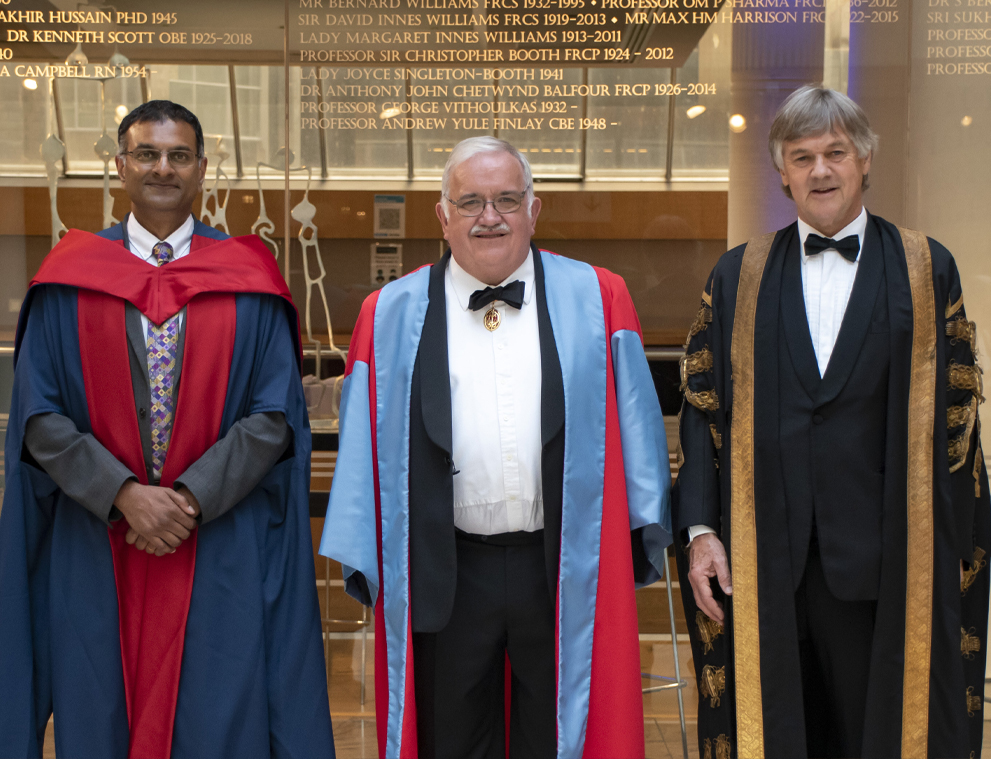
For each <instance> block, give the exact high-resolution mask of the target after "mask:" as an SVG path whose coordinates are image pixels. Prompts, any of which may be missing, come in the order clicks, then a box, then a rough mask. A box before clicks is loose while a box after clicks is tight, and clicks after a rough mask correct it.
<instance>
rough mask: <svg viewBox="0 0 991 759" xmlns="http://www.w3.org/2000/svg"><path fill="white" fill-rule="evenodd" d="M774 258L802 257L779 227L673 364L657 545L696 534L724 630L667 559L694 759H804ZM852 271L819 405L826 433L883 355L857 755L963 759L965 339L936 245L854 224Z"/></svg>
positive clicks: (968, 427)
mask: <svg viewBox="0 0 991 759" xmlns="http://www.w3.org/2000/svg"><path fill="white" fill-rule="evenodd" d="M789 255H791V256H795V255H800V248H799V243H798V233H797V225H795V224H792V225H791V226H789V227H786V228H785V229H783V230H780V231H779V232H777V233H775V234H773V235H767V236H765V237H763V238H757V239H755V240H753V241H751V243H750V244H749V245H747V246H739V247H737V248H735V249H733V250H731V251H729V252H728V253H727V254H726V255H724V256H723V258H722V259H720V261H719V263H718V264H717V265H716V267H715V269H714V270H713V272H712V274H711V276H710V278H709V281H708V283H707V285H706V288H705V292H704V293H703V297H702V301H703V302H702V304H701V308H700V310H699V313H698V316H697V317H696V319H695V322H694V323H693V325H692V327H691V332H690V335H689V339H688V344H687V346H686V356H685V358H684V360H683V364H682V390H683V392H684V395H685V402H684V404H683V407H682V413H681V450H682V465H681V468H680V472H679V477H678V482H677V484H676V486H675V497H674V528H675V530H676V531H677V532H678V533H680V534H682V535H683V536H684V529H685V528H686V527H688V526H691V525H696V524H706V525H709V526H711V527H713V528H714V529H715V530H716V531H717V533H719V536H720V538H721V539H722V541H723V543H724V545H725V546H726V548H727V554H728V555H729V556H730V561H731V568H732V572H733V586H734V595H733V598H732V599H731V600H730V601H729V602H728V603H727V604H726V607H727V620H726V629H723V628H722V627H721V626H719V625H717V624H715V623H714V622H712V621H711V620H709V619H708V618H707V617H706V616H705V615H704V614H703V613H702V612H701V611H700V610H699V609H698V608H697V606H696V605H695V602H694V598H693V596H692V593H691V590H690V585H689V583H688V578H687V566H686V564H687V559H686V556H685V553H684V551H680V550H679V551H678V552H677V553H678V564H679V572H680V575H681V583H682V588H683V592H682V597H683V600H684V604H685V614H686V619H687V620H688V624H689V630H690V633H691V640H692V650H693V655H694V661H695V669H696V676H697V678H698V685H699V752H700V755H701V757H702V759H729V757H736V756H739V757H763V756H767V757H781V758H782V759H795V758H796V757H803V756H805V755H806V740H805V732H804V730H805V728H804V715H803V699H802V685H801V677H800V668H799V659H798V644H797V640H796V634H795V627H796V625H795V621H794V617H795V614H794V608H795V607H794V595H793V594H794V587H795V586H794V583H793V575H794V571H793V570H794V565H795V564H796V560H795V558H794V556H795V555H798V556H804V555H805V554H804V551H805V550H806V547H800V548H801V550H799V551H794V550H793V548H794V547H792V546H790V545H789V526H788V523H789V517H791V518H792V519H793V520H795V516H794V508H795V506H794V505H792V513H789V497H788V494H787V492H786V491H787V488H785V487H784V480H785V478H786V477H788V476H792V473H789V472H786V471H784V470H783V469H782V465H781V461H782V459H784V460H786V461H787V460H788V455H787V454H788V452H785V454H784V455H783V453H782V450H781V448H782V446H783V443H782V441H781V435H780V428H779V406H780V404H781V402H780V399H779V396H778V393H779V387H778V385H779V380H778V372H779V368H780V367H779V364H780V361H781V359H780V355H781V354H780V353H779V350H780V349H781V344H780V342H781V340H782V339H783V338H782V335H783V334H786V333H788V331H789V330H791V333H792V334H799V332H796V331H795V325H796V324H798V325H805V332H806V333H807V332H808V329H807V320H806V318H805V314H804V310H803V309H802V306H803V305H804V304H803V301H802V297H801V292H800V290H799V292H798V293H797V294H796V293H794V292H790V291H789V290H788V289H787V288H786V287H785V285H787V284H794V282H793V281H792V282H790V283H789V280H788V276H789V275H788V274H787V271H788V267H787V265H786V264H787V262H788V256H789ZM862 255H863V258H862V259H861V265H860V268H859V269H858V273H857V280H856V282H855V284H854V290H853V293H852V295H851V300H850V305H849V306H848V308H847V313H846V314H845V316H844V320H843V325H842V328H841V332H840V335H839V337H838V341H837V347H836V349H834V354H833V357H832V358H831V359H830V361H831V364H832V363H837V364H839V365H842V364H843V363H844V362H846V363H848V364H849V365H848V366H846V367H845V369H844V368H843V367H842V366H840V367H838V368H837V369H836V371H834V372H833V375H834V376H831V373H830V371H829V368H827V373H826V375H825V376H824V377H823V378H822V382H823V385H824V386H827V390H828V386H829V385H830V384H832V385H833V388H832V390H833V392H832V393H831V394H830V393H828V392H827V393H826V395H827V399H826V400H827V402H826V403H824V404H823V405H822V408H823V409H825V411H823V413H824V414H825V413H827V412H828V410H829V408H830V407H829V401H831V400H836V398H837V395H839V394H840V392H841V390H842V389H843V384H844V383H845V382H849V381H856V378H857V377H858V375H857V372H856V371H854V370H853V368H852V367H853V365H854V364H855V363H856V362H857V361H859V360H860V356H861V354H864V355H865V356H866V353H865V352H866V351H871V350H874V349H875V346H878V345H881V343H879V342H877V341H879V340H883V341H884V343H883V348H884V352H885V354H886V355H887V356H888V363H887V365H886V368H885V371H886V372H887V378H886V380H887V381H886V386H885V390H884V392H883V393H882V394H881V395H880V396H879V403H882V404H886V417H885V419H886V421H885V430H884V432H885V434H884V442H883V444H882V445H883V449H884V450H883V452H871V451H868V452H866V454H869V455H865V458H870V459H872V460H873V459H879V460H880V461H881V466H879V467H877V470H879V472H880V474H879V475H876V476H879V477H880V478H881V479H882V480H883V483H882V484H881V485H879V489H878V492H879V493H883V497H882V501H883V503H882V505H881V508H880V511H879V520H878V521H879V523H880V525H881V526H880V531H881V535H880V539H879V544H880V547H881V548H880V568H879V572H878V576H879V580H878V581H877V583H876V584H877V588H878V590H877V604H878V606H877V615H876V620H875V634H874V642H873V647H872V656H871V671H870V676H869V686H868V698H867V710H866V714H865V716H864V720H865V722H864V745H863V752H862V754H863V756H864V757H926V756H931V757H957V756H960V757H968V756H972V757H979V756H980V753H981V743H982V735H983V693H984V672H985V655H986V654H985V652H986V643H987V622H988V593H989V588H991V585H989V581H988V569H987V567H986V563H987V558H988V557H987V552H988V551H989V550H991V499H989V493H988V481H987V472H986V469H985V466H984V460H983V455H982V451H981V446H980V420H979V418H978V413H977V407H978V404H979V403H980V402H982V401H983V396H982V384H981V371H980V368H979V366H978V365H977V360H976V329H975V326H974V323H973V322H969V321H968V320H967V317H966V312H965V310H964V306H963V294H962V290H961V286H960V279H959V275H958V273H957V269H956V265H955V263H954V261H953V258H952V256H951V255H950V253H949V252H948V251H947V250H946V249H945V248H944V247H943V246H941V245H940V244H939V243H937V242H935V241H933V240H928V239H927V238H925V237H924V236H922V235H920V234H919V233H915V232H911V231H909V230H902V229H899V228H897V227H895V226H894V225H892V224H890V223H888V222H886V221H884V220H883V219H881V218H879V217H876V216H870V217H869V221H868V232H867V235H866V238H865V244H864V252H863V254H862ZM793 271H794V270H793ZM792 289H794V288H792ZM885 299H886V303H885ZM783 305H784V307H783ZM789 309H790V310H789ZM879 314H880V316H879ZM880 321H883V322H884V323H883V324H882V325H880V327H879V322H880ZM789 339H790V338H789ZM810 347H811V346H810ZM843 351H845V352H846V354H847V355H846V356H843V355H841V356H840V357H839V358H837V353H841V354H842V353H843ZM869 359H870V356H866V358H865V360H869ZM830 368H831V367H830ZM835 375H839V376H835ZM851 377H853V378H854V379H853V380H851ZM839 397H840V399H841V400H842V398H843V396H842V395H840V396H839ZM854 437H855V435H854V436H852V437H851V439H849V441H848V446H849V451H846V453H847V454H849V456H848V459H850V457H851V456H852V457H853V459H852V460H854V461H855V460H856V455H857V446H858V445H860V444H862V443H861V441H858V440H857V439H853V438H854ZM854 466H856V464H854ZM872 471H873V470H872ZM835 478H836V479H837V481H840V478H844V472H843V471H837V472H835ZM826 487H830V486H829V485H827V486H826ZM793 500H794V499H793ZM858 529H862V530H869V529H870V528H869V527H868V526H867V525H863V526H860V527H859V528H858ZM960 559H963V560H965V564H964V566H965V569H966V571H965V573H964V578H963V582H962V583H961V581H960V575H959V566H960V565H959V560H960ZM800 573H801V569H799V575H800Z"/></svg>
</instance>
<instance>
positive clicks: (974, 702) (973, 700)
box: [967, 685, 984, 717]
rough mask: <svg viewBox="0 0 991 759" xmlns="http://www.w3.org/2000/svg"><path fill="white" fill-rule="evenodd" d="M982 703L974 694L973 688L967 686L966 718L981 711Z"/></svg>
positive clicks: (979, 697)
mask: <svg viewBox="0 0 991 759" xmlns="http://www.w3.org/2000/svg"><path fill="white" fill-rule="evenodd" d="M983 701H984V699H983V698H981V696H980V695H978V694H976V693H974V686H973V685H968V686H967V716H968V717H973V716H974V715H975V714H977V713H978V712H979V711H980V710H981V705H982V702H983Z"/></svg>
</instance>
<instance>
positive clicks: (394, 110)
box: [379, 106, 402, 119]
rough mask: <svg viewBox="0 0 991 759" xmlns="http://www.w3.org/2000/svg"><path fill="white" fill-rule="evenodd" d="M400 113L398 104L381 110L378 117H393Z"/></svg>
mask: <svg viewBox="0 0 991 759" xmlns="http://www.w3.org/2000/svg"><path fill="white" fill-rule="evenodd" d="M400 113H402V111H401V110H400V109H399V107H398V106H393V107H392V108H386V109H385V110H384V111H382V113H380V114H379V118H380V119H394V118H395V117H396V116H398V115H399V114H400Z"/></svg>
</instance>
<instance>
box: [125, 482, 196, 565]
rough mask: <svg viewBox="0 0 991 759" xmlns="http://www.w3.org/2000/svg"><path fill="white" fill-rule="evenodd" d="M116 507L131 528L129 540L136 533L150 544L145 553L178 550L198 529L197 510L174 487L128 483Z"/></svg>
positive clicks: (130, 541) (136, 535)
mask: <svg viewBox="0 0 991 759" xmlns="http://www.w3.org/2000/svg"><path fill="white" fill-rule="evenodd" d="M114 506H116V507H117V508H118V509H119V510H120V512H121V514H123V515H124V518H125V519H126V520H127V523H128V525H130V527H131V530H129V531H128V537H129V538H130V537H131V532H132V531H133V533H135V537H140V538H143V539H144V541H146V543H147V545H146V546H145V550H146V551H148V552H149V553H154V554H155V555H156V556H164V555H165V554H167V553H172V552H173V551H175V549H176V548H178V547H179V546H180V545H181V544H182V541H184V540H186V538H188V537H189V535H190V532H191V531H192V530H194V529H196V519H195V518H194V514H195V510H194V509H193V507H192V506H190V505H189V502H188V501H187V500H186V499H185V498H183V497H182V496H181V495H179V494H178V493H177V492H175V491H174V490H172V489H171V488H160V487H155V486H153V485H141V484H140V483H138V482H135V481H134V480H128V481H127V482H125V483H124V484H123V485H122V486H121V488H120V490H119V491H118V492H117V497H116V498H115V499H114ZM128 542H129V543H133V542H135V541H132V540H128Z"/></svg>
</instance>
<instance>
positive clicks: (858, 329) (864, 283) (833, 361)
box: [816, 216, 884, 404]
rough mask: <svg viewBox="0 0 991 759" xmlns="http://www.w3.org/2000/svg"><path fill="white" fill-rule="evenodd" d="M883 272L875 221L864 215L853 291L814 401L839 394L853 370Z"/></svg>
mask: <svg viewBox="0 0 991 759" xmlns="http://www.w3.org/2000/svg"><path fill="white" fill-rule="evenodd" d="M883 275H884V256H883V252H882V249H881V235H880V234H879V233H878V231H877V225H876V224H875V223H874V220H873V219H872V218H871V217H870V216H868V217H867V232H866V234H865V235H864V247H863V250H861V251H860V264H859V265H858V266H857V276H856V279H854V281H853V291H852V292H851V293H850V302H849V303H848V304H847V307H846V313H845V314H843V322H842V323H841V324H840V333H839V335H838V336H837V337H836V345H835V346H834V348H833V352H832V354H831V355H830V357H829V364H828V365H827V366H826V376H825V377H823V378H822V384H821V385H820V386H819V397H818V398H817V399H816V401H817V403H819V404H825V403H829V402H830V401H831V400H833V399H834V398H835V397H836V396H837V395H839V393H840V390H842V389H843V386H844V385H845V384H846V381H847V379H848V378H849V377H850V372H852V371H853V366H854V364H856V363H857V357H858V356H859V355H860V348H861V346H863V344H864V338H865V337H866V336H867V330H868V328H869V327H870V324H871V316H872V315H873V313H874V303H875V302H876V301H877V294H878V290H879V289H880V286H881V280H882V279H883Z"/></svg>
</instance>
